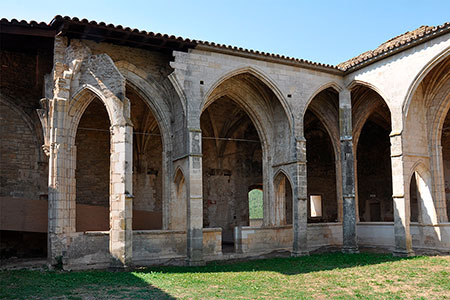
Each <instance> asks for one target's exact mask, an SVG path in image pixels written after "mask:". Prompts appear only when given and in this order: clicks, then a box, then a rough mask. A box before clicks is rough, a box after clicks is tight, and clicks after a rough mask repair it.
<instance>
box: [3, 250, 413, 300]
mask: <svg viewBox="0 0 450 300" xmlns="http://www.w3.org/2000/svg"><path fill="white" fill-rule="evenodd" d="M406 259H411V258H397V257H393V256H392V255H390V254H373V253H362V254H342V253H327V254H314V255H311V256H304V257H298V258H272V259H261V260H252V261H245V262H234V263H230V262H228V263H226V262H222V263H210V264H208V265H207V266H204V267H153V268H146V269H136V270H134V271H132V272H129V271H126V272H111V271H85V272H49V271H42V272H41V271H2V272H0V299H30V298H37V299H61V297H62V296H64V297H63V299H175V298H174V297H173V296H172V295H170V294H168V293H166V292H165V291H163V290H161V289H160V288H158V287H156V286H155V285H158V286H159V287H165V288H166V289H168V290H171V289H172V288H174V287H175V286H176V285H177V284H178V283H177V282H174V280H179V279H180V278H179V277H178V279H176V276H174V277H172V276H170V275H172V274H186V276H185V277H186V278H189V277H190V274H196V273H206V274H208V273H210V274H212V273H228V272H264V271H271V272H277V273H280V274H284V275H296V274H306V273H311V272H320V271H328V270H335V269H346V268H353V267H358V266H368V265H377V264H382V263H389V262H395V261H401V260H406ZM181 279H183V278H181ZM183 280H184V279H183ZM194 285H195V284H194ZM186 287H187V288H189V287H191V288H194V289H195V286H191V283H188V286H185V288H186Z"/></svg>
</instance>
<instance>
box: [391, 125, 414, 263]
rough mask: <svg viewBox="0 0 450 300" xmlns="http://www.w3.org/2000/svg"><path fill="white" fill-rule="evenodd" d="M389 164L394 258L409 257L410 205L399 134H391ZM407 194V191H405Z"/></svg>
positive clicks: (410, 241) (410, 246)
mask: <svg viewBox="0 0 450 300" xmlns="http://www.w3.org/2000/svg"><path fill="white" fill-rule="evenodd" d="M390 136H391V162H392V192H393V195H392V198H393V201H394V236H395V250H394V253H393V254H394V256H401V257H404V256H411V255H413V254H414V253H413V251H412V239H411V233H410V226H409V225H410V220H411V218H410V214H411V210H410V203H409V197H405V186H409V185H406V184H405V176H404V170H403V167H404V155H403V149H402V148H403V147H402V135H401V133H396V132H392V133H391V135H390ZM407 192H408V193H409V191H407Z"/></svg>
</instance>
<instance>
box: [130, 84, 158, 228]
mask: <svg viewBox="0 0 450 300" xmlns="http://www.w3.org/2000/svg"><path fill="white" fill-rule="evenodd" d="M126 97H127V98H128V99H129V100H130V103H131V122H132V123H133V194H134V198H133V230H154V229H162V218H163V214H162V211H163V174H164V173H163V169H162V153H163V146H162V139H161V133H160V128H159V125H158V122H157V120H156V118H155V116H154V114H153V113H152V111H151V110H150V108H149V106H148V104H147V103H146V102H145V100H144V99H143V98H142V97H141V95H140V94H139V92H138V91H137V89H135V88H134V87H132V86H131V85H127V86H126Z"/></svg>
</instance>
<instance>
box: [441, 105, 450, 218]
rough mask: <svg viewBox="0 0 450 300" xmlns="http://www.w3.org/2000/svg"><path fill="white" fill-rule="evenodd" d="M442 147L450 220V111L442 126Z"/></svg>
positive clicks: (446, 198)
mask: <svg viewBox="0 0 450 300" xmlns="http://www.w3.org/2000/svg"><path fill="white" fill-rule="evenodd" d="M441 146H442V162H443V164H442V167H443V168H442V170H443V173H444V174H443V175H444V182H445V189H444V190H445V201H446V208H447V218H448V219H449V220H450V111H449V112H447V115H446V117H445V120H444V125H443V126H442V134H441Z"/></svg>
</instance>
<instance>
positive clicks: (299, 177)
mask: <svg viewBox="0 0 450 300" xmlns="http://www.w3.org/2000/svg"><path fill="white" fill-rule="evenodd" d="M295 153H296V162H295V163H293V164H292V178H293V181H294V183H293V184H294V186H293V187H292V189H293V194H294V197H293V198H292V201H293V202H292V212H293V216H292V231H293V234H294V238H293V245H292V256H303V255H308V254H309V251H308V206H307V200H308V195H307V190H306V189H307V182H306V180H307V178H306V140H305V139H304V138H298V139H297V140H296V149H295Z"/></svg>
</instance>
